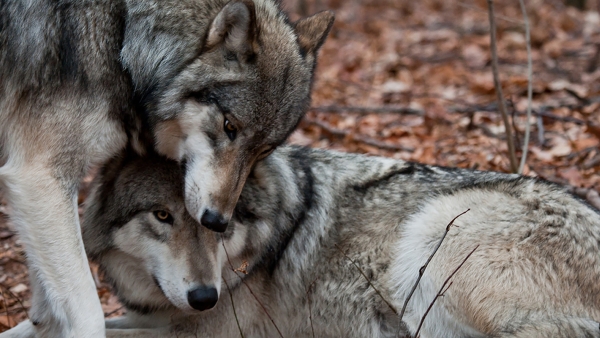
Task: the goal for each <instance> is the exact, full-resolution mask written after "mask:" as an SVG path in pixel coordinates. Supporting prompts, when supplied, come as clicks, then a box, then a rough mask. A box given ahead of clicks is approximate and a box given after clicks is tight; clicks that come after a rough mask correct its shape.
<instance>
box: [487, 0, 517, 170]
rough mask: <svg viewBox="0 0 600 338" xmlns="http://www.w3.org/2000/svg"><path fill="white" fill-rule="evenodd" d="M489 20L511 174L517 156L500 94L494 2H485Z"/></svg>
mask: <svg viewBox="0 0 600 338" xmlns="http://www.w3.org/2000/svg"><path fill="white" fill-rule="evenodd" d="M487 3H488V9H489V19H490V46H491V53H492V73H493V75H494V87H496V96H497V98H498V107H499V108H500V113H501V114H502V120H503V121H504V128H505V129H506V143H507V145H508V157H509V160H510V167H511V169H512V172H515V173H516V172H517V171H518V169H519V168H518V164H517V155H516V153H515V144H514V140H513V137H512V128H511V126H510V122H509V121H508V113H507V112H506V103H505V102H504V94H503V93H502V84H501V83H500V75H498V51H497V48H496V21H495V19H494V1H493V0H487Z"/></svg>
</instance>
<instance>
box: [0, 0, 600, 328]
mask: <svg viewBox="0 0 600 338" xmlns="http://www.w3.org/2000/svg"><path fill="white" fill-rule="evenodd" d="M298 1H300V0H297V1H296V3H293V1H292V0H290V1H284V4H285V5H286V6H287V7H288V9H290V16H291V18H292V19H293V20H295V19H297V18H299V17H300V14H299V13H300V12H302V11H308V12H311V13H312V12H315V11H317V10H322V9H332V10H333V11H334V12H335V13H336V22H335V25H334V28H333V29H332V31H331V34H330V36H329V38H328V39H327V42H326V43H325V45H324V46H323V48H322V50H321V53H320V55H319V65H318V67H317V70H316V77H315V83H314V88H313V101H312V108H311V109H310V111H309V113H308V114H307V116H306V118H305V119H304V120H303V121H302V123H301V124H300V128H299V129H298V130H297V131H296V132H295V133H294V134H293V135H292V136H291V138H290V142H292V143H295V144H301V145H307V146H311V147H318V148H329V149H337V150H340V151H349V152H360V153H367V154H373V155H381V156H388V157H393V158H399V159H404V160H410V161H418V162H423V163H428V164H437V165H444V166H453V167H462V168H472V169H479V170H494V171H502V172H509V171H510V163H509V157H508V151H507V145H506V136H505V134H506V133H505V132H506V130H505V127H504V125H503V123H502V118H501V116H500V114H499V113H498V109H497V101H496V93H495V89H494V82H493V77H492V71H491V63H490V60H491V56H490V31H489V19H488V11H487V2H486V1H484V0H465V1H453V0H452V1H449V0H423V1H406V0H363V1H358V0H347V1H346V0H329V1H327V0H321V1H317V0H313V1H307V2H306V3H307V10H306V9H302V8H301V6H298V3H297V2H298ZM598 1H600V0H598ZM526 3H527V13H528V17H529V21H530V24H531V47H532V58H533V101H532V105H533V113H534V115H533V117H532V118H531V119H527V117H526V116H525V112H526V108H527V83H528V77H527V53H526V39H525V35H524V32H525V29H524V21H523V15H522V13H521V9H520V7H519V1H517V0H513V1H502V2H501V3H498V4H496V7H495V10H496V24H497V26H498V37H497V43H498V54H499V62H500V77H501V83H502V86H503V89H504V96H505V98H506V99H507V101H508V108H509V109H508V110H509V114H510V116H511V121H512V123H511V124H512V130H513V133H514V134H515V135H514V140H515V143H516V145H517V153H516V155H517V158H520V157H521V156H522V153H523V152H522V147H523V140H524V133H525V126H526V125H527V124H529V125H530V126H531V141H530V144H529V147H528V149H529V153H528V157H527V162H526V166H525V170H524V174H526V175H529V176H537V177H541V178H544V179H547V180H550V181H554V182H558V183H561V184H566V185H569V186H572V187H573V190H574V191H575V192H577V193H579V194H580V195H581V196H582V197H584V198H586V197H587V198H588V200H589V201H590V202H591V203H594V202H598V201H599V200H598V190H599V189H600V175H598V173H599V171H600V143H599V140H600V114H599V113H600V81H599V79H600V15H599V14H598V11H597V10H596V8H595V2H593V1H592V2H590V3H588V6H590V10H588V11H579V10H577V9H574V8H571V7H565V6H564V5H563V2H561V1H557V0H554V1H542V0H527V1H526ZM591 7H594V8H591ZM576 188H578V189H576ZM84 195H85V194H84V193H82V194H81V198H80V199H83V198H84V197H85V196H84ZM7 212H8V211H7V210H6V207H5V206H0V216H2V217H1V219H0V246H1V247H2V249H0V331H2V330H5V329H7V328H9V327H12V326H14V325H15V323H17V322H19V321H21V320H23V319H24V318H26V309H27V308H28V307H29V305H30V302H29V297H30V291H29V287H28V281H27V268H26V266H25V263H24V261H25V256H24V251H23V247H22V245H21V243H20V241H19V239H18V238H17V237H16V235H15V231H14V229H13V228H12V227H11V226H10V224H9V222H7V217H6V213H7ZM93 270H94V274H95V275H96V276H97V271H96V269H95V268H93ZM98 286H99V288H98V293H99V295H100V297H101V299H102V303H103V307H104V311H105V313H106V314H107V316H114V315H119V314H121V313H122V309H121V308H120V304H119V303H118V301H117V299H116V297H114V296H113V295H112V294H111V293H110V290H109V288H108V286H107V285H106V284H104V283H102V282H101V281H100V280H98Z"/></svg>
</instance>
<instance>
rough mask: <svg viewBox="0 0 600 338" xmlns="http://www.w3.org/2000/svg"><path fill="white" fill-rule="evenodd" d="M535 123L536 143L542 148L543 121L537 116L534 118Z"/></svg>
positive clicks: (543, 142) (543, 138) (544, 141)
mask: <svg viewBox="0 0 600 338" xmlns="http://www.w3.org/2000/svg"><path fill="white" fill-rule="evenodd" d="M535 122H536V123H537V134H538V143H539V144H540V145H542V146H543V145H544V144H545V143H546V137H545V136H544V134H545V132H544V119H542V118H540V117H539V116H538V117H536V119H535Z"/></svg>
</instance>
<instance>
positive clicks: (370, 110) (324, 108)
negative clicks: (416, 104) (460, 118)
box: [310, 105, 424, 116]
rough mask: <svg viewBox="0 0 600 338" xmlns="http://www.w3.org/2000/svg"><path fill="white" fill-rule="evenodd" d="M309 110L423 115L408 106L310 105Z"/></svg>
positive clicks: (421, 112) (420, 111)
mask: <svg viewBox="0 0 600 338" xmlns="http://www.w3.org/2000/svg"><path fill="white" fill-rule="evenodd" d="M310 110H311V111H315V112H319V113H357V114H403V115H418V116H423V115H424V112H423V111H422V110H419V109H414V108H409V107H385V106H384V107H344V106H336V105H331V106H321V107H311V108H310Z"/></svg>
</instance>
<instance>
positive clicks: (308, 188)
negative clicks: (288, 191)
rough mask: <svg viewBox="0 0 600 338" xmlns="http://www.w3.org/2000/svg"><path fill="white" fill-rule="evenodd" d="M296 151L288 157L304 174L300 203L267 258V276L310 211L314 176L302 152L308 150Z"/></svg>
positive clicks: (275, 266)
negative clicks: (290, 221) (290, 225)
mask: <svg viewBox="0 0 600 338" xmlns="http://www.w3.org/2000/svg"><path fill="white" fill-rule="evenodd" d="M295 150H296V151H295V152H293V153H291V155H290V159H291V160H292V161H297V162H298V166H299V167H300V168H301V170H302V173H303V174H304V177H303V178H304V182H302V183H304V184H302V185H301V187H302V191H301V193H302V203H303V204H302V205H300V206H298V208H299V212H298V213H297V214H296V215H292V217H293V225H292V227H291V228H290V229H288V231H287V233H283V234H281V236H280V237H279V241H278V244H276V247H275V248H273V249H274V255H272V256H271V257H272V258H271V259H270V260H267V266H266V268H267V272H268V274H269V276H273V274H274V273H275V270H276V269H277V267H278V266H279V261H280V260H281V258H282V257H283V255H284V254H285V251H286V249H287V247H288V245H289V244H290V242H291V240H292V239H293V238H294V235H295V234H296V232H297V231H298V229H299V228H300V226H301V225H302V224H303V223H304V221H305V220H306V215H307V213H308V212H310V211H311V208H312V206H313V197H314V177H313V174H312V171H311V167H310V163H308V161H307V159H308V157H307V156H305V155H304V153H306V152H308V151H309V150H308V149H306V148H298V149H295Z"/></svg>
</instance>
